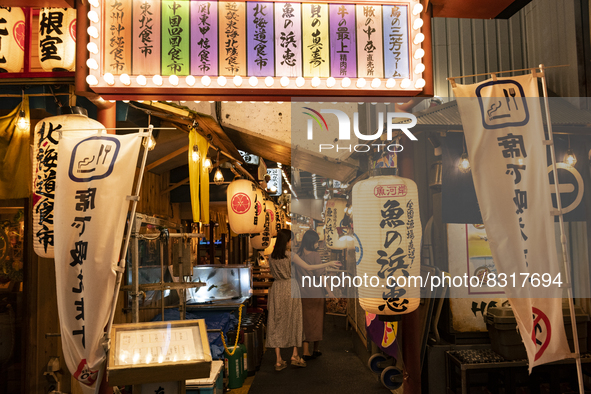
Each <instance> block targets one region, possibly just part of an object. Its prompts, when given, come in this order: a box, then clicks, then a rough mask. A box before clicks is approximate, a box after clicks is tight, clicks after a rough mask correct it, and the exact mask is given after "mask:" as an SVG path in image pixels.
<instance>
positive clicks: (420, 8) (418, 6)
mask: <svg viewBox="0 0 591 394" xmlns="http://www.w3.org/2000/svg"><path fill="white" fill-rule="evenodd" d="M421 12H423V5H422V4H421V3H418V4H415V6H414V7H413V8H412V14H413V15H419V14H420V13H421Z"/></svg>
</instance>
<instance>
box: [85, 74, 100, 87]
mask: <svg viewBox="0 0 591 394" xmlns="http://www.w3.org/2000/svg"><path fill="white" fill-rule="evenodd" d="M86 83H87V84H89V85H90V86H95V85H98V79H96V77H95V76H94V75H87V76H86Z"/></svg>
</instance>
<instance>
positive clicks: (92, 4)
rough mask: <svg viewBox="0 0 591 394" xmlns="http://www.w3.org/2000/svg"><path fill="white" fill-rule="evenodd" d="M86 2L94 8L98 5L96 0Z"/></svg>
mask: <svg viewBox="0 0 591 394" xmlns="http://www.w3.org/2000/svg"><path fill="white" fill-rule="evenodd" d="M88 3H89V4H90V5H91V6H93V7H94V8H98V7H99V6H100V4H99V2H98V0H89V1H88Z"/></svg>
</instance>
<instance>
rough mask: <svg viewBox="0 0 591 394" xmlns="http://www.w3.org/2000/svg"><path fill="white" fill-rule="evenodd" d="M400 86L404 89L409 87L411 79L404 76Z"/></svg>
mask: <svg viewBox="0 0 591 394" xmlns="http://www.w3.org/2000/svg"><path fill="white" fill-rule="evenodd" d="M400 87H401V88H402V89H408V88H409V87H410V79H408V78H404V79H403V80H402V82H400Z"/></svg>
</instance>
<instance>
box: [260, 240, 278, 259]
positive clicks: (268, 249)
mask: <svg viewBox="0 0 591 394" xmlns="http://www.w3.org/2000/svg"><path fill="white" fill-rule="evenodd" d="M276 241H277V238H271V243H270V244H269V246H268V247H267V249H265V251H264V252H263V254H264V255H265V256H269V255H270V254H271V253H273V249H274V248H275V242H276Z"/></svg>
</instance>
